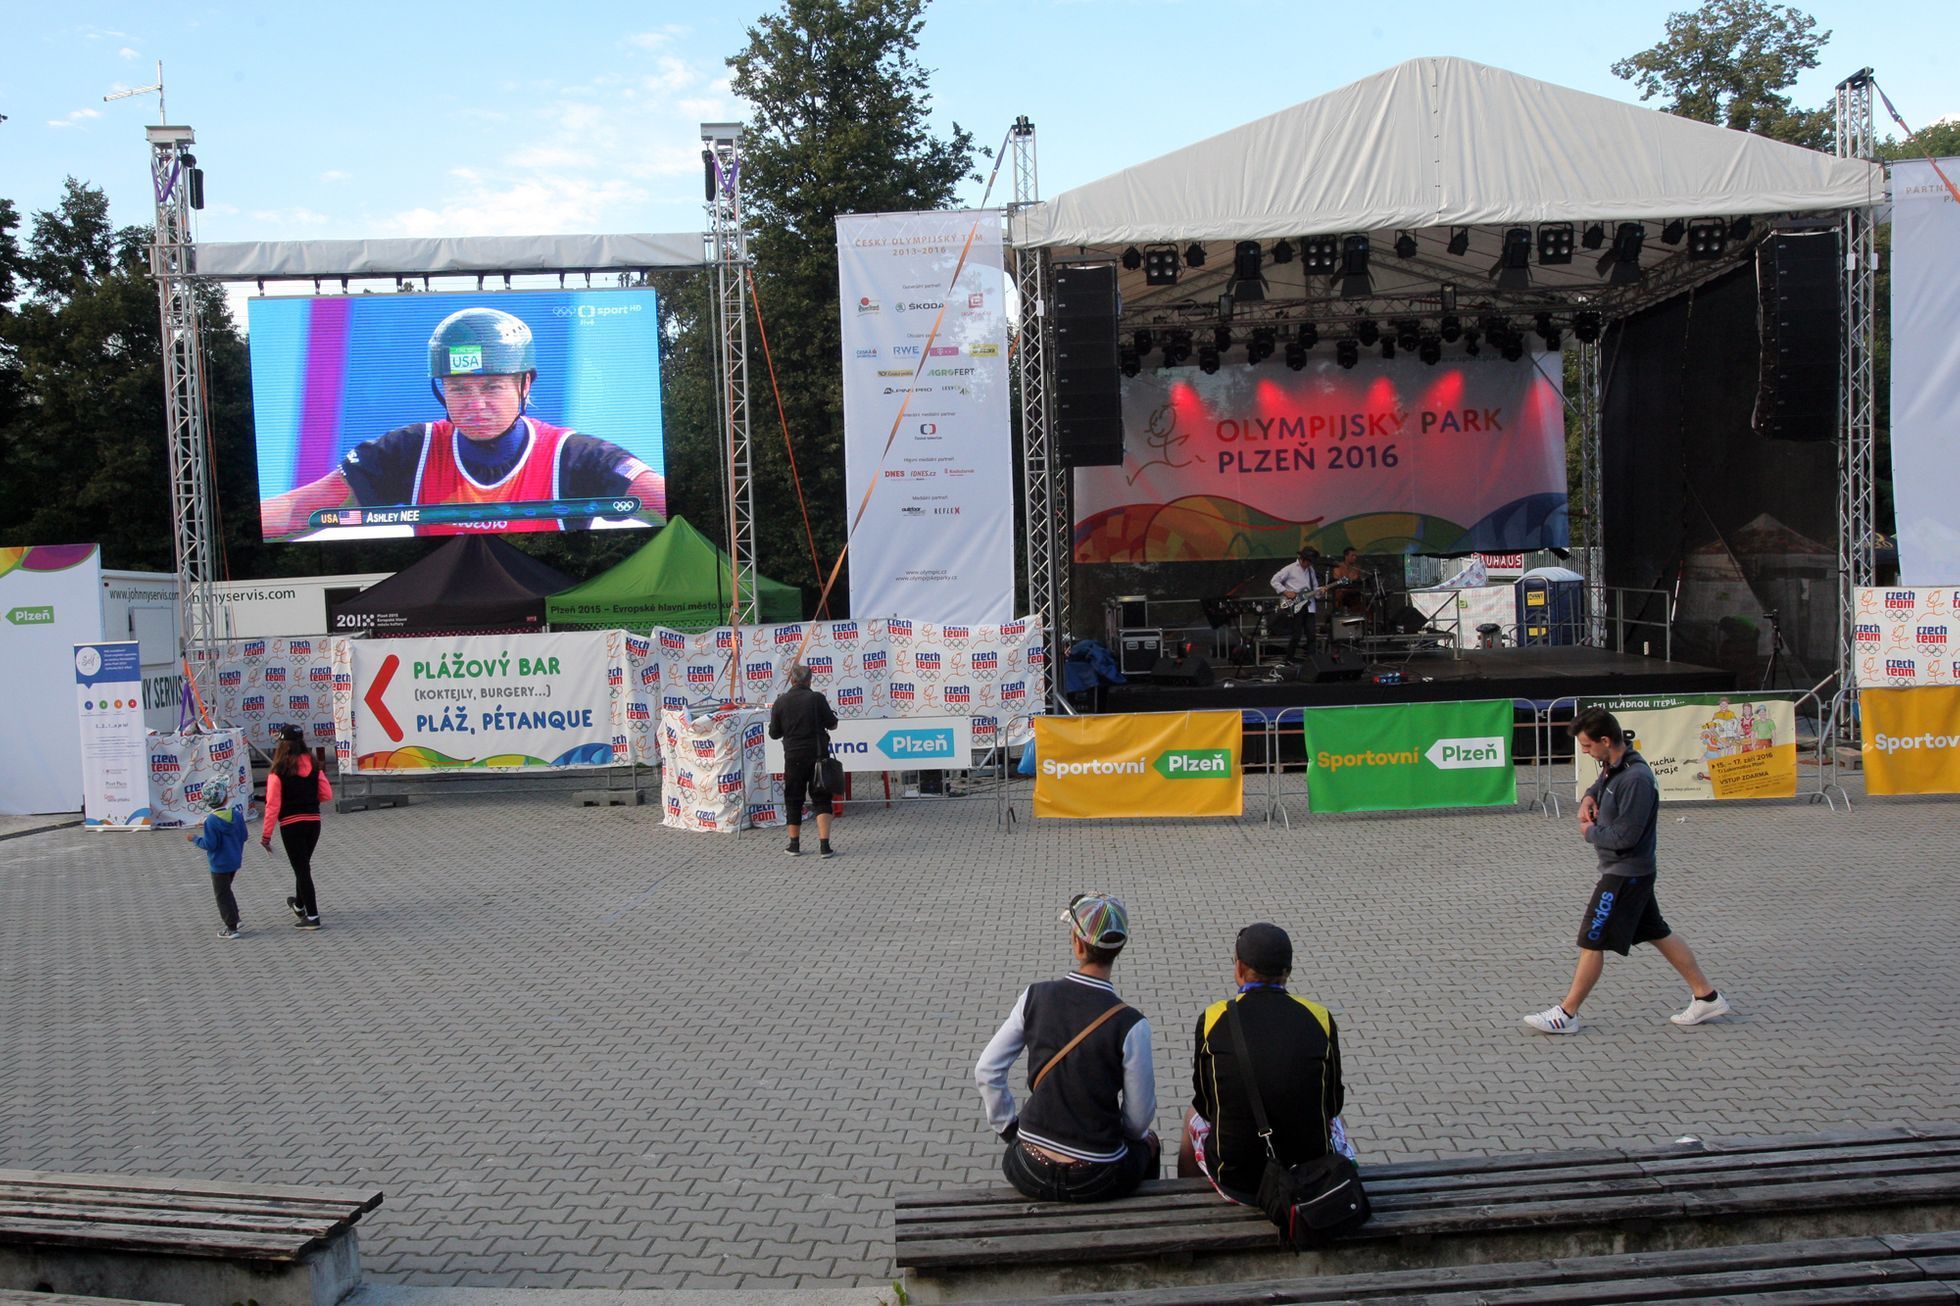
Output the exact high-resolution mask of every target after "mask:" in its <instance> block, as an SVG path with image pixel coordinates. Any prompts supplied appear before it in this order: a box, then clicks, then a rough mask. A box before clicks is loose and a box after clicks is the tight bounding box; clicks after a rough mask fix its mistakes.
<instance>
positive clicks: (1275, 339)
mask: <svg viewBox="0 0 1960 1306" xmlns="http://www.w3.org/2000/svg"><path fill="white" fill-rule="evenodd" d="M1278 344H1279V333H1278V332H1277V331H1275V330H1273V329H1272V328H1271V327H1254V328H1253V329H1252V339H1250V340H1248V341H1247V342H1246V345H1245V361H1246V362H1247V363H1249V364H1251V365H1252V366H1254V367H1257V366H1258V365H1259V364H1261V363H1263V362H1265V361H1266V360H1267V359H1269V358H1271V357H1272V356H1273V350H1274V349H1275V348H1277V347H1278Z"/></svg>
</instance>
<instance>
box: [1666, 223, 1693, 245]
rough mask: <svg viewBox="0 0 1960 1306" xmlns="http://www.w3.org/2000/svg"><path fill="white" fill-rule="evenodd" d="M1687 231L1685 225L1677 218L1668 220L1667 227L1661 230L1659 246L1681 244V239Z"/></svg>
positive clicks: (1686, 225)
mask: <svg viewBox="0 0 1960 1306" xmlns="http://www.w3.org/2000/svg"><path fill="white" fill-rule="evenodd" d="M1687 231H1688V224H1687V223H1685V222H1683V221H1681V219H1679V218H1670V219H1668V222H1667V225H1666V226H1664V227H1662V228H1661V244H1663V245H1679V244H1680V243H1681V237H1682V236H1684V235H1686V234H1687Z"/></svg>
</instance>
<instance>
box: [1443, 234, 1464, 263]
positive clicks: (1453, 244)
mask: <svg viewBox="0 0 1960 1306" xmlns="http://www.w3.org/2000/svg"><path fill="white" fill-rule="evenodd" d="M1443 248H1445V249H1447V250H1448V251H1449V252H1450V253H1452V254H1454V255H1456V257H1458V258H1462V257H1463V256H1464V255H1465V254H1468V253H1469V252H1470V228H1468V227H1457V228H1456V229H1454V230H1453V231H1451V232H1450V243H1449V244H1447V245H1445V246H1444V247H1443Z"/></svg>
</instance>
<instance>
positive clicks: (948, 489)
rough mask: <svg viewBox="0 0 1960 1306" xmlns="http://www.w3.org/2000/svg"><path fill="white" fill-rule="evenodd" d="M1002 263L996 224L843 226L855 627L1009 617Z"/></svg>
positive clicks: (855, 219)
mask: <svg viewBox="0 0 1960 1306" xmlns="http://www.w3.org/2000/svg"><path fill="white" fill-rule="evenodd" d="M969 237H971V240H970V241H969ZM1003 248H1004V247H1003V245H1002V241H1001V215H1000V211H999V210H997V209H980V210H973V211H965V212H951V213H876V214H855V215H846V216H844V217H840V218H838V219H837V266H838V281H839V289H840V309H839V311H840V313H841V315H842V320H843V342H844V357H843V367H844V472H845V476H844V483H845V511H846V513H847V515H848V517H855V516H856V514H857V512H858V507H859V505H860V504H861V503H863V504H865V505H866V506H865V510H864V517H863V520H862V522H861V523H860V524H859V526H858V528H857V530H856V532H855V533H854V534H853V535H852V537H851V552H850V564H851V610H852V612H854V613H855V614H857V615H858V616H860V617H884V616H891V615H893V614H895V613H904V614H905V615H906V616H907V617H909V618H910V619H912V620H914V621H926V622H999V621H1006V620H1007V619H1008V618H1010V617H1012V616H1013V615H1014V614H1013V605H1014V483H1013V482H1014V476H1013V459H1012V450H1011V447H1010V446H1011V439H1012V437H1011V435H1010V428H1009V425H1008V381H1007V331H1008V327H1007V314H1006V303H1005V293H1006V277H1005V275H1004V274H1003V271H1002V251H1003ZM962 251H964V253H965V264H964V266H961V262H960V260H961V254H962ZM955 268H958V269H959V277H958V280H957V282H956V281H955V280H954V275H953V274H954V270H955ZM935 326H936V327H937V331H936V332H935V330H934V328H935ZM867 492H868V493H869V495H870V498H869V500H868V501H867V500H866V498H865V496H866V494H867Z"/></svg>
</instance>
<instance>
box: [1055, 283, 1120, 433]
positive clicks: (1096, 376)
mask: <svg viewBox="0 0 1960 1306" xmlns="http://www.w3.org/2000/svg"><path fill="white" fill-rule="evenodd" d="M1054 312H1055V368H1054V372H1053V376H1054V378H1055V432H1054V435H1055V450H1056V453H1057V454H1058V455H1059V456H1060V458H1061V460H1062V462H1063V463H1064V464H1065V465H1067V466H1070V467H1109V466H1115V465H1118V464H1120V463H1122V461H1123V396H1122V375H1121V373H1120V372H1119V371H1118V370H1117V358H1116V268H1115V267H1114V266H1113V265H1105V266H1102V267H1088V268H1057V269H1056V270H1055V303H1054Z"/></svg>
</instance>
